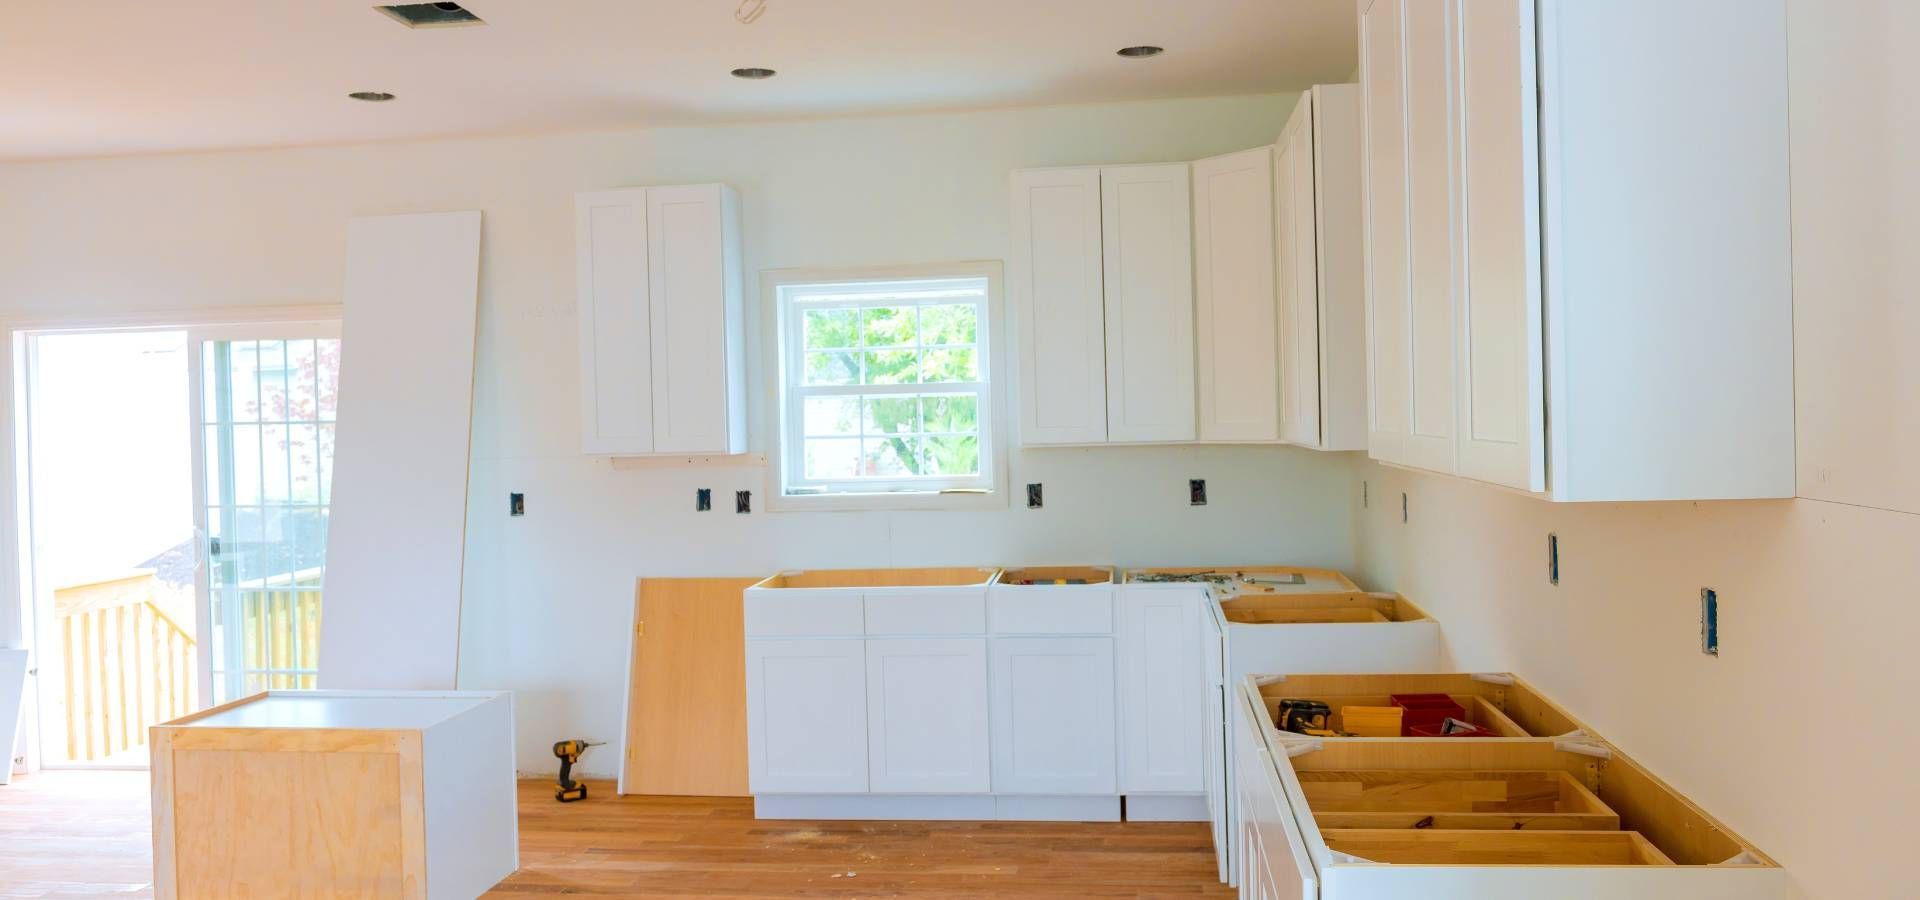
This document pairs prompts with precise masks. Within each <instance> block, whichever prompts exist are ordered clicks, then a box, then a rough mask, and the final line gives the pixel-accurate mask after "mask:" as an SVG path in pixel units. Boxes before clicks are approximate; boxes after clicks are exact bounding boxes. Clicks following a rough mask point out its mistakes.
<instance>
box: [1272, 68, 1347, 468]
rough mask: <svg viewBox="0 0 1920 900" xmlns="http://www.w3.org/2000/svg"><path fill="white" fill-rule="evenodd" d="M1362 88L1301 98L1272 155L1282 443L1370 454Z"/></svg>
mask: <svg viewBox="0 0 1920 900" xmlns="http://www.w3.org/2000/svg"><path fill="white" fill-rule="evenodd" d="M1360 135H1361V127H1360V87H1359V85H1353V84H1322V85H1315V86H1314V87H1312V88H1309V89H1307V90H1306V91H1304V92H1302V93H1301V94H1300V102H1299V104H1298V105H1297V106H1295V107H1294V108H1293V115H1292V116H1291V117H1290V118H1288V119H1287V127H1286V128H1285V129H1284V130H1283V131H1282V132H1281V134H1280V141H1279V142H1278V143H1276V144H1274V147H1273V200H1274V230H1273V233H1274V240H1275V250H1274V263H1275V269H1276V271H1277V273H1278V275H1277V278H1276V285H1275V293H1276V296H1277V297H1278V298H1279V317H1280V437H1281V438H1282V439H1284V440H1285V441H1286V442H1287V443H1289V444H1295V445H1298V446H1301V447H1309V448H1312V449H1315V450H1365V449H1366V448H1367V368H1366V353H1365V347H1366V281H1365V279H1366V268H1365V263H1364V261H1363V258H1362V256H1363V252H1364V251H1363V244H1364V237H1363V233H1362V229H1361V198H1360V191H1361V175H1360V170H1361V166H1362V164H1363V160H1362V158H1361V138H1360Z"/></svg>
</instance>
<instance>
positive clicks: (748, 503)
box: [733, 491, 753, 515]
mask: <svg viewBox="0 0 1920 900" xmlns="http://www.w3.org/2000/svg"><path fill="white" fill-rule="evenodd" d="M733 511H734V512H736V513H739V514H741V515H746V514H747V513H750V512H753V492H752V491H734V492H733Z"/></svg>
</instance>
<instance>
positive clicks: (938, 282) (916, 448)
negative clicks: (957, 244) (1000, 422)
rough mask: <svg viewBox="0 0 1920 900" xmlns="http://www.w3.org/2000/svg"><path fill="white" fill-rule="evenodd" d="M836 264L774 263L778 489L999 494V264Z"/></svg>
mask: <svg viewBox="0 0 1920 900" xmlns="http://www.w3.org/2000/svg"><path fill="white" fill-rule="evenodd" d="M833 274H834V273H812V274H811V275H807V274H801V273H774V274H773V275H770V276H769V287H770V288H771V290H770V295H771V296H773V297H774V298H775V301H776V303H777V305H778V309H779V331H780V341H779V345H780V359H779V365H778V371H779V372H780V373H781V379H780V403H779V408H780V418H781V422H780V429H779V434H780V437H781V440H780V446H779V447H778V448H777V449H778V453H777V455H778V458H779V465H778V467H777V468H778V471H779V474H780V478H781V484H780V491H779V494H780V495H781V496H782V497H783V498H803V497H821V496H831V495H842V496H845V495H861V496H865V497H868V498H871V499H875V500H882V501H884V499H885V498H893V499H895V500H896V501H898V500H913V499H917V500H920V501H925V500H926V499H928V498H930V497H938V496H943V494H942V492H945V494H944V496H953V495H954V494H955V493H956V492H959V493H961V494H962V495H963V496H965V495H973V496H975V497H976V499H977V495H979V494H981V493H987V494H992V493H994V492H995V488H996V482H997V478H996V472H997V470H996V468H995V453H994V445H993V428H992V425H993V413H994V409H993V405H994V404H993V396H994V393H993V391H992V389H991V385H992V377H991V372H990V369H991V367H992V354H991V352H990V348H991V343H990V341H989V334H988V331H989V323H990V322H991V321H992V319H993V316H992V312H993V310H994V309H995V305H994V304H993V302H992V298H993V295H994V293H995V291H996V290H997V288H998V273H997V271H994V270H990V269H988V268H987V267H982V266H974V267H970V271H969V270H968V269H967V268H960V267H955V268H947V269H942V270H939V272H938V273H935V272H933V271H931V270H922V271H920V272H918V273H898V272H890V273H888V276H886V277H882V276H875V275H871V274H870V275H868V276H866V277H854V276H849V275H847V274H846V273H841V277H833ZM916 275H917V277H915V276H916ZM801 505H804V504H801ZM876 505H888V504H887V503H885V502H880V503H877V504H876Z"/></svg>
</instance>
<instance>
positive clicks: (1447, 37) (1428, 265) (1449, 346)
mask: <svg viewBox="0 0 1920 900" xmlns="http://www.w3.org/2000/svg"><path fill="white" fill-rule="evenodd" d="M1458 15H1459V3H1458V2H1457V0H1417V2H1410V3H1407V5H1406V85H1407V119H1406V122H1407V149H1408V152H1407V237H1408V244H1407V260H1408V273H1409V277H1408V284H1409V285H1410V289H1409V293H1408V302H1407V348H1408V352H1409V354H1410V356H1409V361H1408V370H1409V374H1410V377H1411V381H1410V387H1411V393H1410V395H1409V399H1410V400H1411V406H1410V409H1409V412H1410V424H1411V432H1410V433H1409V435H1408V438H1407V443H1406V447H1405V452H1404V456H1405V458H1404V459H1402V460H1400V462H1404V463H1406V464H1407V465H1410V466H1417V467H1419V468H1422V469H1428V470H1431V471H1435V472H1444V473H1448V474H1451V473H1453V472H1454V471H1455V469H1456V464H1455V457H1456V452H1457V448H1456V442H1455V434H1456V432H1457V428H1456V424H1457V419H1458V413H1457V411H1456V409H1455V393H1454V382H1455V378H1456V377H1457V375H1458V370H1457V368H1456V366H1455V356H1454V346H1455V345H1454V341H1455V338H1456V334H1455V330H1454V325H1455V321H1456V319H1455V313H1456V310H1457V309H1458V304H1457V302H1456V301H1457V300H1458V298H1459V296H1460V292H1461V289H1462V286H1463V274H1464V273H1463V272H1462V271H1461V270H1462V267H1461V265H1460V260H1461V250H1462V243H1463V234H1462V224H1461V215H1460V211H1461V208H1460V203H1459V197H1460V192H1461V188H1462V185H1461V169H1460V153H1459V146H1460V145H1459V129H1458V122H1459V116H1458V113H1459V106H1458V101H1459V94H1458V91H1456V90H1454V89H1453V85H1454V83H1455V81H1454V75H1455V66H1456V64H1457V61H1458V60H1457V58H1456V53H1455V42H1454V35H1455V34H1457V31H1456V28H1457V22H1458Z"/></svg>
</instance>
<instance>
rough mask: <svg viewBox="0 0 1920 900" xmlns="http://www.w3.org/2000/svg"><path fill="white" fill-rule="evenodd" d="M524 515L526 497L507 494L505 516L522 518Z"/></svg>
mask: <svg viewBox="0 0 1920 900" xmlns="http://www.w3.org/2000/svg"><path fill="white" fill-rule="evenodd" d="M526 514H527V495H525V494H508V495H507V515H509V516H524V515H526Z"/></svg>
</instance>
